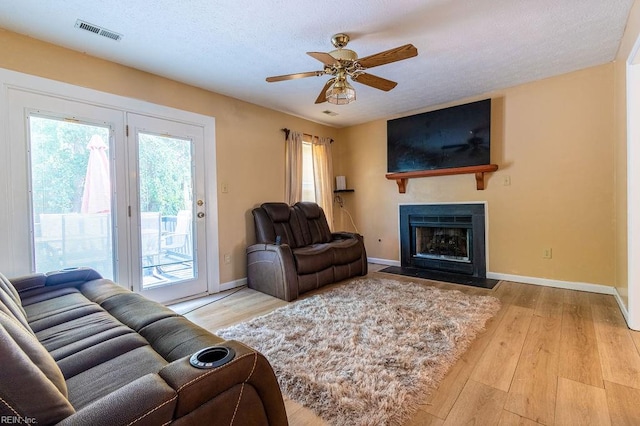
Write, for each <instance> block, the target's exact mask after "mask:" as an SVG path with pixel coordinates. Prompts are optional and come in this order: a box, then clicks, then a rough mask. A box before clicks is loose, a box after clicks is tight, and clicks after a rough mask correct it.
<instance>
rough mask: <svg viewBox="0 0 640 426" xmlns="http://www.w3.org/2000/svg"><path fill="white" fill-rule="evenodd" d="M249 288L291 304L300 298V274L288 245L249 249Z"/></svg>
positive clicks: (262, 246)
mask: <svg viewBox="0 0 640 426" xmlns="http://www.w3.org/2000/svg"><path fill="white" fill-rule="evenodd" d="M247 284H248V285H249V288H252V289H255V290H259V291H261V292H263V293H266V294H270V295H271V296H274V297H277V298H279V299H282V300H286V301H287V302H290V301H292V300H294V299H297V298H298V295H299V289H298V273H297V270H296V262H295V260H294V258H293V252H292V251H291V247H290V246H289V245H288V244H279V245H276V244H253V245H251V246H249V247H247Z"/></svg>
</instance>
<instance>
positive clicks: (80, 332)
mask: <svg viewBox="0 0 640 426" xmlns="http://www.w3.org/2000/svg"><path fill="white" fill-rule="evenodd" d="M194 355H197V356H195V358H196V359H195V362H196V365H194V364H192V363H191V359H192V358H193V356H194ZM197 363H200V364H197ZM0 364H1V365H2V368H0V423H16V424H37V425H53V424H56V425H69V426H71V425H79V426H80V425H82V426H83V425H92V426H101V425H103V426H111V425H127V424H128V425H133V424H135V425H169V424H175V425H182V426H185V425H202V424H207V425H225V426H226V425H231V424H236V425H264V426H268V425H273V426H276V425H277V426H280V425H282V426H285V425H287V415H286V411H285V406H284V401H283V399H282V394H281V393H280V388H279V387H278V382H277V380H276V376H275V375H274V373H273V369H272V368H271V366H270V365H269V362H268V361H267V359H266V358H265V357H264V356H262V355H261V354H260V353H258V352H257V351H255V350H254V349H251V348H249V347H248V346H245V345H243V344H242V343H240V342H237V341H233V340H224V339H222V338H220V337H219V336H216V335H214V334H212V333H209V332H208V331H207V330H204V329H203V328H200V327H198V326H197V325H195V324H193V323H191V322H190V321H188V320H187V319H186V318H184V317H182V316H180V315H178V314H176V313H175V312H173V311H172V310H170V309H169V308H166V307H164V306H162V305H160V304H158V303H156V302H152V301H151V300H147V299H145V298H144V297H142V296H140V295H139V294H134V293H132V292H130V291H129V290H127V289H125V288H124V287H121V286H119V285H117V284H115V283H114V282H112V281H110V280H107V279H103V278H102V277H101V276H100V275H99V274H98V273H97V272H96V271H94V270H92V269H88V268H79V269H75V270H67V271H61V272H54V273H49V274H46V275H45V274H33V275H29V276H25V277H20V278H15V279H12V280H8V279H6V278H5V277H4V276H3V275H2V274H0Z"/></svg>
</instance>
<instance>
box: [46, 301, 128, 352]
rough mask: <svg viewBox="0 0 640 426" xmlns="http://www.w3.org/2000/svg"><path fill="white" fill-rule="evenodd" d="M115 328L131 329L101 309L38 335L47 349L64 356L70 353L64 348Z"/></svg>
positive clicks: (123, 330)
mask: <svg viewBox="0 0 640 426" xmlns="http://www.w3.org/2000/svg"><path fill="white" fill-rule="evenodd" d="M114 329H120V330H121V332H126V331H131V329H129V328H128V327H125V326H124V325H122V324H121V323H120V322H119V321H116V319H115V318H113V317H112V316H111V315H109V314H108V313H107V312H105V311H101V312H93V313H91V314H89V315H83V316H81V317H78V318H74V319H72V320H69V321H66V322H63V323H60V324H56V325H54V326H52V327H48V328H44V329H42V330H39V331H37V332H36V337H37V338H38V340H39V341H40V343H42V345H43V346H44V347H45V348H46V349H47V351H49V352H53V351H56V352H57V353H58V357H60V358H64V357H65V356H68V355H69V349H66V350H65V349H63V348H65V347H68V346H70V345H74V344H76V343H78V342H82V341H83V340H87V339H88V340H89V341H91V340H92V338H94V336H96V335H99V334H101V333H103V332H105V331H109V330H114ZM86 344H90V343H86ZM56 359H57V357H56Z"/></svg>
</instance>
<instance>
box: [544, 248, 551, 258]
mask: <svg viewBox="0 0 640 426" xmlns="http://www.w3.org/2000/svg"><path fill="white" fill-rule="evenodd" d="M551 257H552V251H551V247H549V248H545V249H543V250H542V258H543V259H551Z"/></svg>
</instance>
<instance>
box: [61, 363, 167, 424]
mask: <svg viewBox="0 0 640 426" xmlns="http://www.w3.org/2000/svg"><path fill="white" fill-rule="evenodd" d="M177 399H178V397H177V395H176V392H175V390H174V389H173V388H171V386H169V385H167V383H165V382H164V381H163V380H162V379H161V378H160V377H159V376H158V375H157V374H147V375H146V376H142V377H140V378H139V379H137V380H134V381H133V382H131V383H129V384H127V385H125V386H123V387H121V388H119V389H118V390H116V391H114V392H111V393H109V394H107V395H105V396H103V397H102V398H100V399H98V400H96V401H94V402H92V403H91V404H89V405H87V406H85V407H83V408H81V409H80V410H78V411H76V412H75V413H74V414H72V415H70V416H69V417H67V418H65V419H64V420H62V421H61V422H60V423H58V424H57V425H58V426H71V425H76V426H81V425H92V426H111V425H115V424H118V425H128V424H141V425H161V424H167V423H169V422H170V421H171V420H173V419H174V410H175V406H176V403H177Z"/></svg>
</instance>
